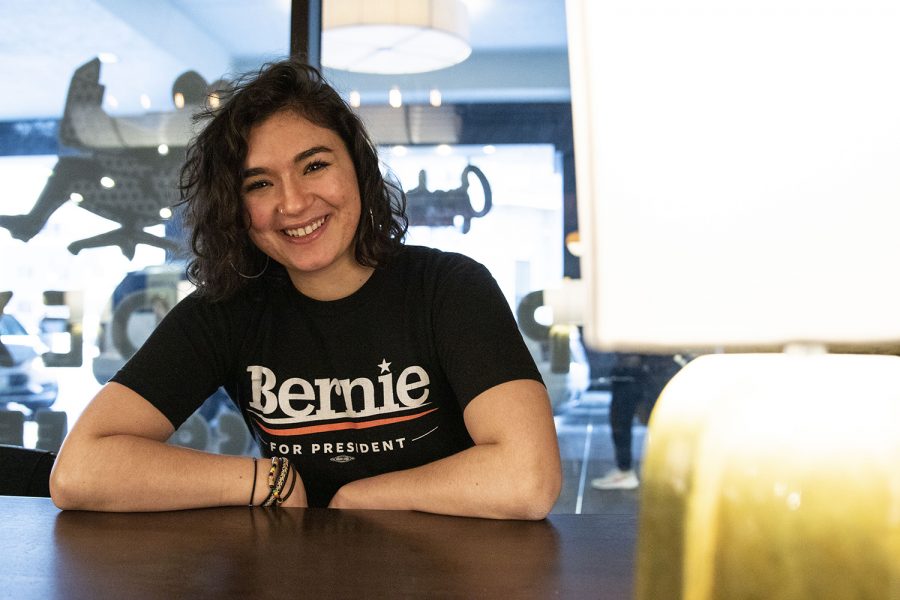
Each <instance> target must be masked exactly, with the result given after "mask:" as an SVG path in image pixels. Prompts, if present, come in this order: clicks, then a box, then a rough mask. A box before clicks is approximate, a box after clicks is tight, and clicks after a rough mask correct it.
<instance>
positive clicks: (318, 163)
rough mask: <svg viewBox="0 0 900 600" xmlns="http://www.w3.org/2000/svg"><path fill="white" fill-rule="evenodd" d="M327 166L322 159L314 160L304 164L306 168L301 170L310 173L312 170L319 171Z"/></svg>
mask: <svg viewBox="0 0 900 600" xmlns="http://www.w3.org/2000/svg"><path fill="white" fill-rule="evenodd" d="M327 166H328V163H327V162H325V161H324V160H314V161H312V162H311V163H309V164H308V165H306V168H305V169H303V172H304V173H312V172H314V171H321V170H322V169H324V168H325V167H327Z"/></svg>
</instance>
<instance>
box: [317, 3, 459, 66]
mask: <svg viewBox="0 0 900 600" xmlns="http://www.w3.org/2000/svg"><path fill="white" fill-rule="evenodd" d="M471 53H472V48H471V46H469V15H468V12H467V9H466V6H465V4H463V2H462V1H461V0H379V1H378V2H372V1H371V0H329V1H328V2H325V3H323V7H322V64H323V65H324V66H326V67H329V68H332V69H342V70H345V71H355V72H360V73H383V74H404V73H424V72H426V71H435V70H437V69H444V68H446V67H451V66H453V65H456V64H459V63H461V62H462V61H464V60H466V59H467V58H468V57H469V55H470V54H471Z"/></svg>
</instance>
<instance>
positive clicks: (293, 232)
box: [284, 217, 325, 237]
mask: <svg viewBox="0 0 900 600" xmlns="http://www.w3.org/2000/svg"><path fill="white" fill-rule="evenodd" d="M324 222H325V217H322V218H321V219H319V220H318V221H313V222H312V223H310V224H309V225H307V226H306V227H298V228H296V229H285V230H284V232H285V233H286V234H288V235H289V236H291V237H305V236H307V235H309V234H311V233H312V232H313V231H315V230H316V229H318V228H319V227H321V226H322V223H324Z"/></svg>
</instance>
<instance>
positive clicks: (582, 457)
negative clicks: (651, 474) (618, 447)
mask: <svg viewBox="0 0 900 600" xmlns="http://www.w3.org/2000/svg"><path fill="white" fill-rule="evenodd" d="M609 401H610V394H609V392H588V393H587V394H585V395H583V396H582V398H581V399H580V400H578V401H573V402H571V403H569V404H568V405H564V406H561V407H560V408H559V409H558V410H557V414H556V417H555V420H556V431H557V435H558V437H559V449H560V455H561V456H562V466H563V487H562V492H561V493H560V496H559V500H558V501H557V503H556V506H555V507H554V509H553V512H554V513H569V514H585V513H603V512H614V513H622V512H627V513H636V512H637V508H638V497H639V495H640V488H638V489H635V490H595V489H593V488H592V487H591V479H594V478H596V477H601V476H602V475H604V474H605V473H606V472H607V471H609V470H610V469H612V468H613V467H614V466H615V462H614V460H613V446H612V438H611V435H610V429H609V419H608V416H609ZM633 431H634V447H633V454H634V459H635V469H636V470H637V471H638V473H640V464H641V462H640V461H641V458H642V455H643V452H642V451H643V444H644V434H645V431H646V428H645V427H643V426H641V425H637V424H636V425H635V426H634V429H633Z"/></svg>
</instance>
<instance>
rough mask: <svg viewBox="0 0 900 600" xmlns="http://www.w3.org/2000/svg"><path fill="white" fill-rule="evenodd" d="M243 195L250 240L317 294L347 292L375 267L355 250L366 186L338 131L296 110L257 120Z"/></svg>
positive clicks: (250, 139) (249, 143)
mask: <svg viewBox="0 0 900 600" xmlns="http://www.w3.org/2000/svg"><path fill="white" fill-rule="evenodd" d="M242 197H243V202H244V208H245V210H246V214H247V218H248V220H249V223H248V225H249V233H250V239H251V240H253V243H254V244H256V246H257V247H258V248H259V249H260V250H262V251H263V252H265V253H266V254H268V255H269V256H270V257H271V258H272V259H274V260H276V261H278V262H279V263H281V264H282V265H284V266H285V268H286V269H287V271H288V274H289V275H290V277H291V280H292V281H293V282H294V285H295V286H296V287H297V288H298V289H299V290H300V291H302V292H304V293H310V292H314V293H313V294H311V295H313V297H316V295H315V291H316V290H322V289H323V286H325V287H327V288H328V289H330V290H331V292H329V294H330V295H335V294H337V295H336V297H341V295H342V290H343V291H344V292H345V293H343V295H348V294H350V293H352V292H353V291H355V290H356V289H357V288H358V287H359V285H361V283H360V282H359V277H360V276H361V275H362V274H366V275H367V274H368V270H367V269H366V268H364V267H362V266H361V265H360V264H359V263H357V262H356V259H355V256H354V237H355V233H356V227H357V223H359V218H360V212H361V202H360V195H359V185H358V184H357V180H356V169H355V167H354V165H353V161H352V160H351V158H350V154H349V152H348V151H347V148H346V146H345V145H344V142H343V141H342V140H341V138H340V137H339V136H338V135H337V134H336V133H335V132H334V131H332V130H330V129H326V128H324V127H319V126H318V125H314V124H313V123H311V122H310V121H308V120H306V119H304V118H303V117H300V116H298V115H297V114H296V113H294V112H291V111H282V112H278V113H275V114H274V115H272V116H271V117H269V118H268V119H266V120H265V121H263V122H262V123H260V124H258V125H256V126H255V127H253V128H252V129H251V130H250V135H249V136H248V139H247V158H246V161H245V163H244V172H243V184H242ZM363 281H364V279H363ZM344 288H346V290H344ZM326 295H328V294H326ZM323 299H324V298H323Z"/></svg>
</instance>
